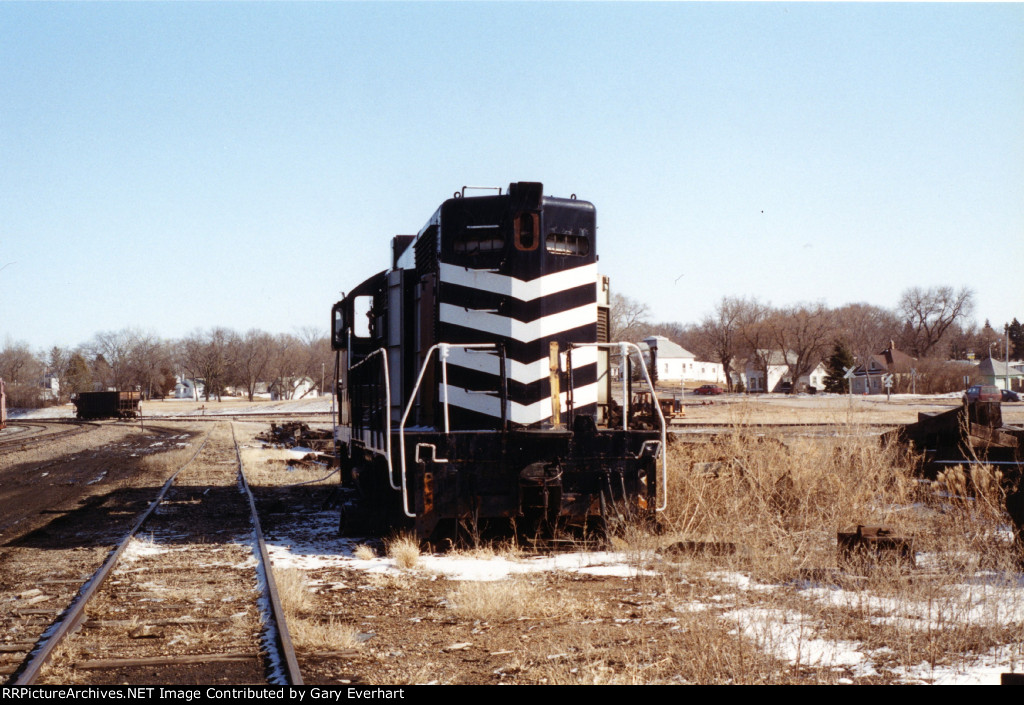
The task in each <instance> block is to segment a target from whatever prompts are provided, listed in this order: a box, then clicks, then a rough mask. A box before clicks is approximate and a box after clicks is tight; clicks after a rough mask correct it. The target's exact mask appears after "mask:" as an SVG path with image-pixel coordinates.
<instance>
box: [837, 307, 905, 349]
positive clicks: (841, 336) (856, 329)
mask: <svg viewBox="0 0 1024 705" xmlns="http://www.w3.org/2000/svg"><path fill="white" fill-rule="evenodd" d="M835 320H836V338H837V339H838V340H841V341H842V342H843V344H844V345H845V347H846V348H847V349H848V350H849V351H850V352H851V353H853V355H854V357H855V358H856V359H857V360H859V361H860V362H862V363H863V361H864V360H870V359H871V356H872V355H875V354H876V353H878V352H880V351H882V350H884V349H885V348H887V347H889V342H890V341H891V340H893V339H894V338H896V337H897V333H899V331H900V328H901V326H902V324H901V323H900V319H899V317H897V316H896V314H895V313H893V312H892V311H891V310H889V309H886V308H882V307H880V306H873V305H871V304H866V303H855V304H846V305H845V306H841V307H839V308H838V309H836V310H835Z"/></svg>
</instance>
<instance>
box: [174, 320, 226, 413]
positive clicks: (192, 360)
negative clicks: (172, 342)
mask: <svg viewBox="0 0 1024 705" xmlns="http://www.w3.org/2000/svg"><path fill="white" fill-rule="evenodd" d="M236 336H237V334H236V333H235V332H233V331H231V330H228V329H227V328H214V329H213V330H211V331H209V332H206V333H203V332H201V331H196V332H195V333H193V334H192V335H190V336H189V337H188V338H185V339H184V340H183V341H181V343H180V346H179V356H180V357H179V362H180V364H181V365H182V366H183V367H184V368H185V369H186V370H187V371H188V373H189V374H190V376H191V377H192V378H193V379H197V380H202V382H203V396H204V398H205V399H206V401H210V395H211V394H212V395H213V396H215V397H216V399H217V401H220V398H221V395H222V394H223V393H224V388H225V387H226V386H227V385H228V384H230V381H231V380H230V373H231V369H232V367H233V360H232V357H231V356H232V353H233V352H234V350H235V349H236V346H234V345H233V344H232V340H233V338H234V337H236Z"/></svg>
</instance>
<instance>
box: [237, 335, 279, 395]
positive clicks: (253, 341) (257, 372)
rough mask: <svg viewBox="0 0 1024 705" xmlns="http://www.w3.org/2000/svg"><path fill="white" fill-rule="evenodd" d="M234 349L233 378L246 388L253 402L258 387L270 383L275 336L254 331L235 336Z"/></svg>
mask: <svg viewBox="0 0 1024 705" xmlns="http://www.w3.org/2000/svg"><path fill="white" fill-rule="evenodd" d="M232 347H233V349H234V352H233V354H232V359H233V360H234V374H233V377H234V378H235V379H236V380H237V381H238V383H239V385H240V386H242V387H244V388H245V391H246V394H247V395H248V397H249V401H252V400H253V397H254V396H255V394H256V386H257V385H258V384H259V383H260V382H266V381H268V380H267V374H268V371H269V370H270V367H271V361H272V359H273V356H274V336H272V335H270V334H269V333H264V332H263V331H261V330H256V329H252V330H250V331H249V332H247V333H246V334H245V335H244V336H235V338H234V339H233V341H232Z"/></svg>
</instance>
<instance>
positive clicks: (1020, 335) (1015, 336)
mask: <svg viewBox="0 0 1024 705" xmlns="http://www.w3.org/2000/svg"><path fill="white" fill-rule="evenodd" d="M1009 333H1010V351H1011V353H1012V357H1013V359H1014V360H1020V359H1021V358H1022V357H1024V326H1022V325H1021V324H1020V321H1018V320H1017V319H1016V318H1014V319H1013V323H1011V324H1010V331H1009Z"/></svg>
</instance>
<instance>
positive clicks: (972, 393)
mask: <svg viewBox="0 0 1024 705" xmlns="http://www.w3.org/2000/svg"><path fill="white" fill-rule="evenodd" d="M1002 398H1003V395H1002V392H1001V391H1000V390H999V387H997V386H995V385H994V384H975V385H974V386H973V387H968V389H967V391H966V392H964V404H972V403H974V402H976V401H1002Z"/></svg>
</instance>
